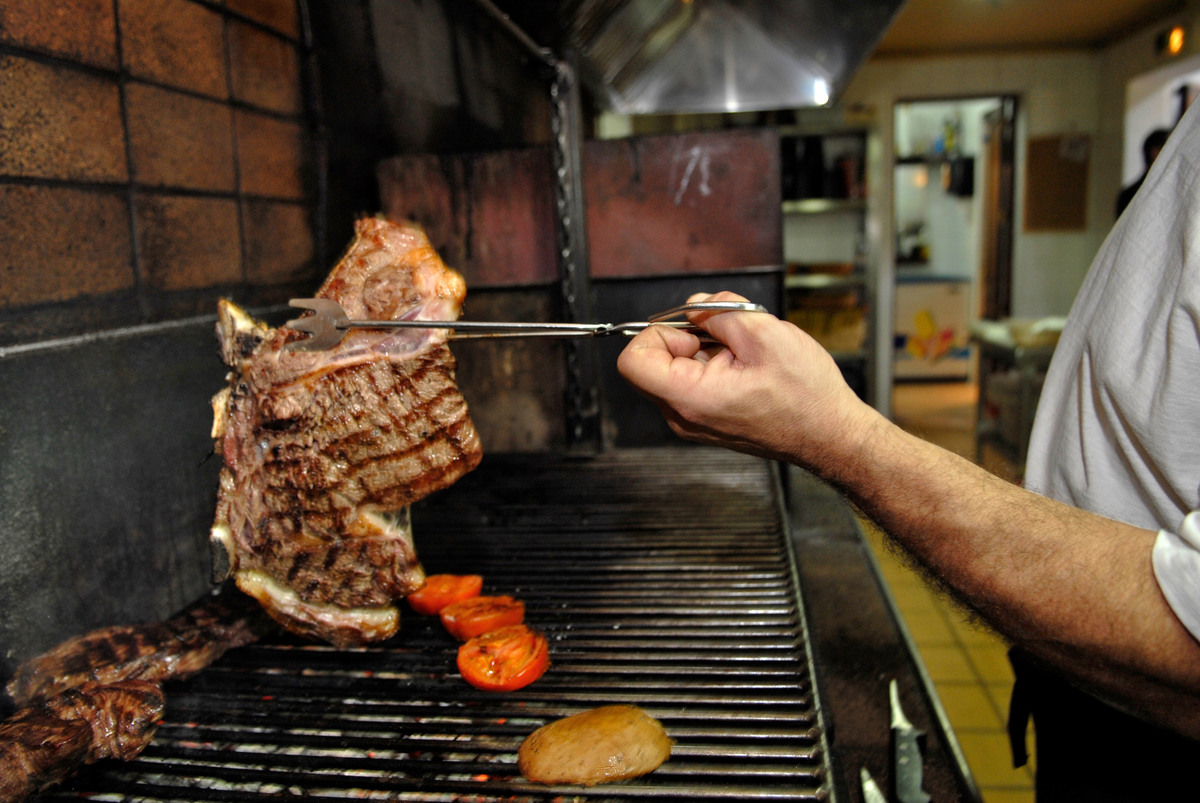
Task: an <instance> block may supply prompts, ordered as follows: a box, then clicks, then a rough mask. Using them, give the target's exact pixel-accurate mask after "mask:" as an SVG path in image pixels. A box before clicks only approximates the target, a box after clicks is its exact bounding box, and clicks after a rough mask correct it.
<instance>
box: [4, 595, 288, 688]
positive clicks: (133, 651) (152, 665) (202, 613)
mask: <svg viewBox="0 0 1200 803" xmlns="http://www.w3.org/2000/svg"><path fill="white" fill-rule="evenodd" d="M269 629H270V622H269V621H268V620H267V619H266V617H264V616H263V615H262V612H261V611H260V610H258V608H257V607H256V606H255V605H253V604H252V603H250V602H249V601H248V600H247V599H246V598H245V597H244V596H243V595H242V594H240V593H238V592H237V590H236V589H232V588H228V587H227V588H224V589H221V591H220V592H218V593H216V594H213V595H210V596H208V597H205V598H204V599H202V600H200V601H199V602H197V603H196V604H194V605H192V606H191V607H189V608H188V609H187V610H185V611H183V612H182V613H180V614H178V615H177V616H174V617H172V618H171V619H168V620H166V621H163V622H154V623H150V624H141V625H118V626H114V627H105V628H101V629H100V630H94V631H92V632H90V633H85V634H83V635H82V636H77V637H75V638H72V639H68V640H67V641H64V642H63V643H62V644H59V645H58V646H57V647H55V648H53V649H52V650H50V651H49V652H46V653H43V654H42V655H39V656H37V657H35V658H32V659H30V660H28V661H26V662H24V663H23V664H21V665H20V666H18V667H17V669H16V672H15V673H14V674H13V677H12V680H10V681H9V682H8V685H7V687H6V690H7V691H8V694H9V696H10V697H11V698H12V699H13V701H14V702H15V703H16V704H17V705H18V706H25V705H29V704H31V703H32V702H34V701H36V700H39V699H44V698H50V697H53V696H55V695H57V694H59V693H60V692H62V691H64V690H66V689H69V688H72V687H75V686H80V685H82V684H85V683H98V684H111V683H116V682H118V681H122V680H129V679H133V678H138V679H142V680H150V681H158V682H161V681H163V680H166V679H167V678H178V677H185V676H187V675H190V674H192V673H193V672H196V671H198V670H200V669H203V668H204V667H206V666H208V665H209V664H210V663H212V662H213V661H215V660H217V659H218V658H220V657H221V656H222V655H223V654H224V653H225V652H226V651H227V650H229V649H232V648H234V647H240V646H242V645H244V644H249V643H251V642H254V641H256V640H258V639H259V638H260V637H261V636H262V635H263V634H265V633H266V632H267V631H268V630H269Z"/></svg>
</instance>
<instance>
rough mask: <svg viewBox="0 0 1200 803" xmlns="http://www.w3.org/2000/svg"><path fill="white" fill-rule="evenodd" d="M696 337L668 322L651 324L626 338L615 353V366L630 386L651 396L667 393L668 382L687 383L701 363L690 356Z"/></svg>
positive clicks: (696, 344) (696, 349)
mask: <svg viewBox="0 0 1200 803" xmlns="http://www.w3.org/2000/svg"><path fill="white" fill-rule="evenodd" d="M699 351H700V339H699V338H698V337H696V336H695V335H693V334H690V333H688V332H682V331H680V330H678V329H674V328H672V327H669V326H651V327H649V328H648V329H645V330H644V331H642V332H640V333H638V335H637V336H636V337H634V338H633V339H632V340H630V341H629V344H628V345H627V346H625V348H624V350H623V351H622V352H621V354H620V356H618V357H617V370H618V371H619V372H620V374H621V376H623V377H625V379H626V380H628V381H629V382H630V383H631V384H632V385H633V386H634V387H636V388H637V389H638V390H640V391H642V392H643V393H645V394H647V395H649V396H651V397H653V398H656V399H657V398H663V397H664V396H666V395H668V394H669V392H670V390H671V388H672V385H674V384H675V383H677V382H681V381H682V382H683V383H684V385H685V386H691V385H692V384H693V383H694V382H695V381H696V379H697V376H696V374H697V373H698V372H700V371H702V370H703V367H704V365H703V363H700V362H697V361H696V360H695V359H693V358H694V357H695V356H696V354H697V352H699Z"/></svg>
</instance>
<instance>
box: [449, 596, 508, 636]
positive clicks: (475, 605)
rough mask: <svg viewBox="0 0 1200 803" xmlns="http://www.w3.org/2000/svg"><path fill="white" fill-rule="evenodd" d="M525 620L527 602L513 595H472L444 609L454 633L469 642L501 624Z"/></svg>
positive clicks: (505, 624) (504, 625)
mask: <svg viewBox="0 0 1200 803" xmlns="http://www.w3.org/2000/svg"><path fill="white" fill-rule="evenodd" d="M523 621H525V603H524V602H521V600H519V599H513V598H512V597H509V596H507V595H506V596H500V597H472V598H471V599H464V600H459V601H458V602H452V603H450V604H449V605H447V606H446V607H445V608H442V624H443V625H445V626H446V630H448V631H450V635H452V636H454V637H455V638H456V639H458V640H459V641H466V640H467V639H469V638H474V637H475V636H478V635H479V634H481V633H486V632H488V631H489V630H495V629H496V628H498V627H507V626H508V625H519V624H520V623H521V622H523Z"/></svg>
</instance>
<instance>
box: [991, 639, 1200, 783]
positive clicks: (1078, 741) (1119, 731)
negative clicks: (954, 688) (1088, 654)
mask: <svg viewBox="0 0 1200 803" xmlns="http://www.w3.org/2000/svg"><path fill="white" fill-rule="evenodd" d="M1009 659H1010V660H1011V661H1012V665H1013V671H1014V673H1015V675H1016V683H1015V684H1014V686H1013V694H1012V702H1011V704H1010V707H1009V715H1008V717H1009V718H1008V734H1009V738H1010V740H1011V742H1012V749H1013V766H1016V767H1020V766H1024V765H1025V763H1026V762H1027V760H1028V754H1027V752H1026V746H1025V731H1026V728H1027V726H1028V724H1029V720H1030V718H1032V719H1033V728H1034V736H1035V739H1036V744H1037V766H1036V768H1035V769H1036V780H1035V789H1036V792H1037V800H1038V801H1039V803H1058V801H1087V803H1104V801H1121V802H1122V803H1126V802H1127V801H1143V800H1144V801H1175V800H1186V799H1196V798H1197V797H1200V742H1197V741H1193V740H1191V739H1186V738H1184V737H1182V736H1178V735H1176V734H1174V733H1172V732H1169V731H1166V730H1163V729H1162V728H1158V727H1155V726H1154V725H1150V724H1148V723H1146V722H1143V721H1142V720H1140V719H1136V718H1134V717H1131V716H1129V715H1128V714H1125V713H1122V712H1121V711H1117V710H1116V709H1114V708H1112V707H1111V706H1109V705H1106V704H1105V703H1102V702H1100V701H1099V700H1097V699H1096V698H1094V697H1092V696H1090V695H1088V694H1085V693H1084V692H1082V691H1080V690H1078V689H1076V688H1075V687H1074V686H1072V685H1071V684H1069V683H1066V682H1064V681H1062V680H1060V679H1058V678H1057V677H1054V676H1052V675H1049V674H1047V673H1046V672H1044V671H1042V670H1040V669H1038V668H1037V667H1035V666H1034V665H1033V663H1032V662H1031V661H1030V659H1029V658H1028V657H1027V656H1026V655H1025V654H1024V653H1022V652H1021V650H1020V649H1013V650H1010V651H1009Z"/></svg>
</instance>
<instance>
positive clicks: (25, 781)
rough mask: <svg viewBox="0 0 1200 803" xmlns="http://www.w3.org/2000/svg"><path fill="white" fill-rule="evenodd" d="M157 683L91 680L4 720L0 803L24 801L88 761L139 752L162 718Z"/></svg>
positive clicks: (1, 724) (0, 747) (127, 756)
mask: <svg viewBox="0 0 1200 803" xmlns="http://www.w3.org/2000/svg"><path fill="white" fill-rule="evenodd" d="M162 712H163V694H162V689H161V688H159V686H158V685H157V684H155V683H152V682H150V681H146V680H126V681H122V682H120V683H113V684H110V685H102V684H97V683H86V684H84V685H82V686H79V687H76V688H72V689H67V690H66V691H64V692H62V693H61V694H58V695H56V696H54V697H51V698H49V699H46V700H38V701H36V702H34V703H32V704H30V705H28V706H26V707H24V708H21V709H19V710H18V711H17V712H16V713H15V714H14V715H13V716H11V717H9V718H8V719H6V720H5V721H4V722H0V803H10V802H11V801H18V800H23V799H25V798H26V797H28V796H29V795H31V794H34V793H36V792H39V791H41V790H43V789H46V788H48V787H50V786H53V785H54V784H57V783H59V782H60V781H62V780H63V779H64V778H66V777H67V776H68V775H70V774H71V773H73V772H75V771H77V770H78V769H79V768H80V767H82V766H83V765H85V764H91V763H92V762H94V761H98V760H100V759H104V758H116V759H121V760H124V761H128V760H129V759H131V758H133V757H135V756H137V755H138V754H139V753H141V752H142V750H144V749H145V748H146V746H147V745H148V744H150V741H151V740H152V739H153V738H154V732H155V731H156V730H157V728H158V723H159V722H160V720H161V719H162Z"/></svg>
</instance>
